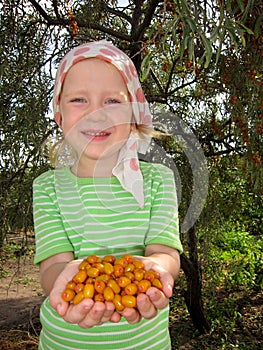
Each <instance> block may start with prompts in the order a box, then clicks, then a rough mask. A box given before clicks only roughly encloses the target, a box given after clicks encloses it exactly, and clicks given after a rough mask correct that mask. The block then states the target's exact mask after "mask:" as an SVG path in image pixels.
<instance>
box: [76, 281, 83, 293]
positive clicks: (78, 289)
mask: <svg viewBox="0 0 263 350" xmlns="http://www.w3.org/2000/svg"><path fill="white" fill-rule="evenodd" d="M84 287H85V284H83V283H78V284H76V287H75V292H76V293H79V292H82V291H83V289H84Z"/></svg>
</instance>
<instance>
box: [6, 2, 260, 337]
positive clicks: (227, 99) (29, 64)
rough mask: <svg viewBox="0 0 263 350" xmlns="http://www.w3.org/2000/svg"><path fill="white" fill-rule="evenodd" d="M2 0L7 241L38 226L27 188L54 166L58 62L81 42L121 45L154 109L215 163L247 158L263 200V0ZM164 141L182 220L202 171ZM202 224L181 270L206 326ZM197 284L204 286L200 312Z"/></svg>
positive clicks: (191, 235)
mask: <svg viewBox="0 0 263 350" xmlns="http://www.w3.org/2000/svg"><path fill="white" fill-rule="evenodd" d="M0 6H1V7H0V9H1V34H0V40H1V52H0V57H1V65H0V76H1V101H2V108H1V112H0V113H1V118H0V119H1V139H0V140H1V148H0V150H1V183H2V192H1V220H2V221H1V229H2V233H1V234H0V241H1V240H3V238H4V236H5V234H6V233H7V232H8V231H10V230H14V229H20V228H24V229H27V228H28V227H31V226H32V213H31V191H30V190H29V188H30V184H31V182H32V180H33V178H34V177H35V176H37V174H39V173H40V172H43V170H44V169H47V168H48V167H49V165H48V162H47V156H46V154H45V153H43V144H44V143H48V142H49V141H48V140H49V137H50V136H52V137H55V135H56V133H57V132H58V131H57V129H56V125H55V123H54V121H53V118H52V117H50V116H49V113H50V111H49V104H50V99H51V90H52V81H53V78H54V68H55V67H56V66H57V64H58V61H59V60H60V58H61V57H62V56H63V55H64V53H65V52H66V51H68V49H69V48H71V47H73V46H76V45H77V44H79V43H81V42H84V41H91V40H97V39H102V38H106V39H108V40H111V41H113V42H114V43H115V44H116V45H117V46H119V47H120V48H121V49H122V50H124V51H125V52H126V53H127V54H128V55H129V56H130V57H131V58H132V59H133V61H134V63H135V66H136V68H137V69H138V71H139V73H140V78H141V81H142V83H143V88H144V90H145V92H146V96H147V99H148V100H149V102H150V103H151V104H152V105H153V107H154V108H157V109H158V108H159V107H160V106H162V107H163V108H164V109H165V110H166V111H170V112H172V113H173V114H174V115H175V116H177V117H178V116H179V117H180V119H181V120H183V121H184V122H186V123H187V125H188V126H189V129H190V133H192V134H194V135H195V136H196V138H197V140H198V142H199V144H200V146H201V149H202V151H203V153H204V154H205V156H206V157H207V158H208V159H211V160H212V161H213V162H214V164H217V166H218V164H220V162H219V161H220V159H221V158H222V157H224V156H225V157H226V156H230V157H231V156H233V155H235V156H237V157H239V158H240V162H242V164H243V170H242V172H243V173H242V174H240V176H244V177H247V176H249V178H250V182H249V186H250V187H251V189H252V190H253V191H255V193H257V194H259V196H262V193H263V189H262V178H263V177H262V166H261V163H262V148H263V143H262V116H263V100H262V96H263V94H262V92H263V78H262V70H263V64H262V63H263V55H262V52H263V40H262V19H263V17H262V4H261V1H259V0H251V1H246V0H239V1H236V0H228V1H223V0H222V1H217V2H216V3H215V2H209V1H206V0H204V1H194V0H177V1H176V0H166V1H157V0H150V1H144V0H130V1H126V2H122V1H120V2H118V1H116V0H112V1H104V0H96V1H94V0H90V1H88V2H87V1H74V0H73V1H58V0H52V1H36V0H5V1H3V4H2V5H0ZM6 34H8V35H6ZM156 115H158V113H156ZM169 118H170V117H169ZM169 118H168V119H165V118H164V120H163V122H164V123H165V122H170V120H171V119H169ZM178 130H179V129H176V130H175V129H174V130H172V132H171V133H172V134H173V135H175V136H176V137H177V139H176V140H177V141H178V140H179V138H181V139H183V142H182V145H183V144H184V145H186V147H190V148H191V147H192V146H193V144H192V143H191V140H190V139H189V132H185V130H183V129H182V130H181V132H180V130H179V131H178ZM189 140H190V141H189ZM161 144H162V146H163V147H164V148H165V149H166V151H167V152H168V153H169V154H170V155H171V156H172V157H173V158H174V159H175V160H176V162H177V164H179V165H182V166H181V171H182V175H181V178H182V179H183V181H182V182H183V184H184V185H185V186H182V188H183V191H184V192H183V195H182V196H181V197H182V201H181V209H180V212H181V217H182V222H183V220H184V217H185V215H186V212H187V208H188V206H189V203H190V202H191V194H192V187H191V186H189V184H191V185H192V184H193V179H192V175H191V170H193V169H190V168H191V167H190V168H189V166H188V170H190V172H188V171H184V170H185V169H187V165H186V163H187V161H186V159H185V154H184V153H185V150H186V149H183V147H184V146H182V147H181V148H180V147H178V143H176V142H175V141H174V138H171V139H166V140H165V141H164V142H161ZM179 144H180V142H179ZM213 162H211V163H210V164H212V163H213ZM178 167H179V166H178ZM188 174H189V175H188ZM261 198H262V197H261ZM201 222H202V220H201V218H200V223H201ZM197 230H198V226H196V227H190V228H189V230H188V231H187V232H185V234H184V235H183V237H182V238H183V240H184V241H186V244H189V252H186V254H185V255H183V256H182V268H183V270H184V272H185V274H186V276H187V281H188V290H187V292H186V301H187V303H188V306H189V309H190V312H191V315H192V317H193V319H194V322H195V325H196V326H197V328H199V330H200V331H206V330H207V329H208V324H207V321H206V319H205V316H204V314H203V316H202V317H203V319H202V321H200V319H199V317H200V315H201V314H202V313H203V310H202V303H201V287H202V286H201V269H200V263H199V260H198V254H197V253H198V250H197V244H196V243H197V233H196V231H197ZM193 283H195V286H196V287H197V288H195V290H196V291H197V292H198V295H197V296H195V298H197V299H198V303H197V304H196V305H195V306H196V309H194V310H193V309H191V308H190V305H191V306H193V304H192V303H191V302H190V301H191V300H193V295H192V294H191V293H192V292H193V289H192V287H191V285H192V284H193ZM195 315H198V317H197V320H196V319H195Z"/></svg>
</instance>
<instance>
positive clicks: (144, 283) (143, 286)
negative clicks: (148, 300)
mask: <svg viewBox="0 0 263 350" xmlns="http://www.w3.org/2000/svg"><path fill="white" fill-rule="evenodd" d="M137 287H138V292H139V293H146V292H147V290H148V288H150V287H151V282H150V281H149V280H141V281H140V282H139V283H138V284H137Z"/></svg>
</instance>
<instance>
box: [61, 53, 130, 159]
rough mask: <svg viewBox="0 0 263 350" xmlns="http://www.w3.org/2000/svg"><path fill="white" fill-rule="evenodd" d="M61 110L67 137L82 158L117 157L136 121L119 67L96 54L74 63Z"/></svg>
mask: <svg viewBox="0 0 263 350" xmlns="http://www.w3.org/2000/svg"><path fill="white" fill-rule="evenodd" d="M60 112H61V120H59V121H58V123H59V125H60V126H61V128H62V131H63V134H64V137H65V139H66V140H67V141H68V142H69V143H70V144H71V146H72V147H73V148H74V149H75V151H76V152H77V153H78V156H79V157H80V158H81V159H87V158H88V159H92V160H98V159H102V158H103V159H106V158H111V159H112V160H113V161H114V160H117V157H118V153H119V150H120V148H121V147H122V146H123V144H124V143H125V142H126V140H127V139H128V137H129V135H130V131H131V121H132V108H131V106H130V103H129V93H128V90H127V87H126V84H125V82H124V80H123V78H122V76H121V74H120V72H119V71H118V70H117V68H115V67H114V66H113V65H112V64H110V63H107V62H105V61H103V60H100V59H96V58H89V59H85V60H82V61H80V62H78V63H76V64H75V65H74V66H72V67H71V68H70V70H69V71H68V73H67V75H66V78H65V80H64V83H63V88H62V92H61V96H60ZM83 157H84V158H83Z"/></svg>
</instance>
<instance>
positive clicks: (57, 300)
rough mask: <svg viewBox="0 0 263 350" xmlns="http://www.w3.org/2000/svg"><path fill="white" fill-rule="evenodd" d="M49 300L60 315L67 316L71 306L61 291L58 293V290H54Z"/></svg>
mask: <svg viewBox="0 0 263 350" xmlns="http://www.w3.org/2000/svg"><path fill="white" fill-rule="evenodd" d="M49 302H50V305H51V306H52V307H53V309H54V310H56V311H57V313H58V314H59V315H60V316H62V317H63V316H65V314H66V312H67V310H68V307H69V303H68V302H67V301H64V300H63V299H62V297H61V293H57V291H56V290H52V291H51V292H50V295H49Z"/></svg>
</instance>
